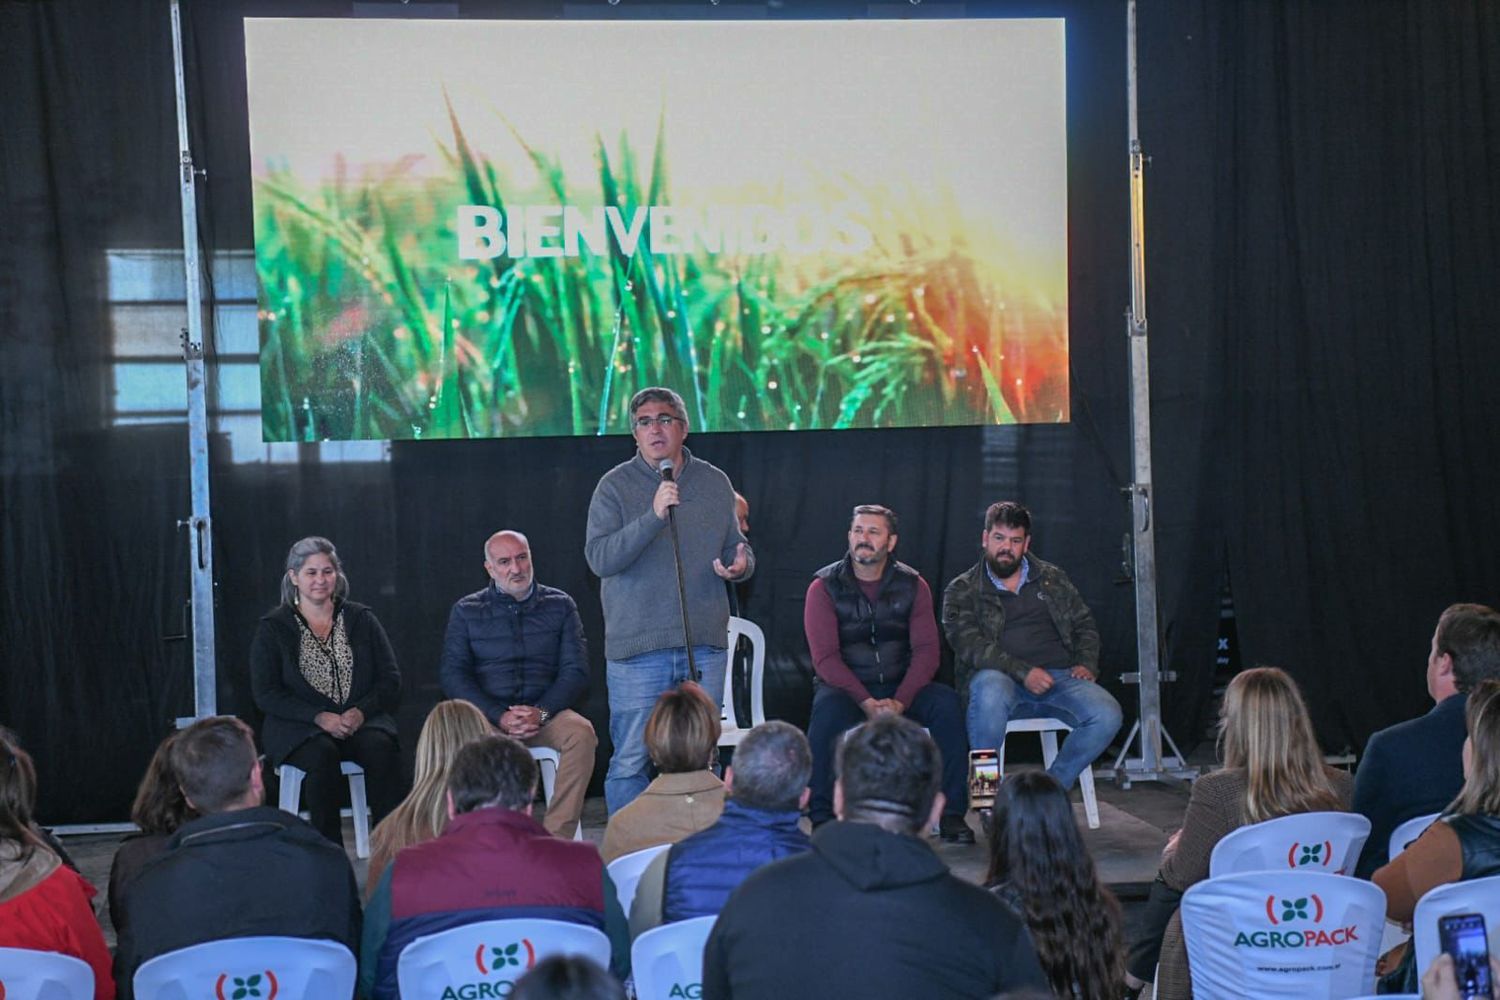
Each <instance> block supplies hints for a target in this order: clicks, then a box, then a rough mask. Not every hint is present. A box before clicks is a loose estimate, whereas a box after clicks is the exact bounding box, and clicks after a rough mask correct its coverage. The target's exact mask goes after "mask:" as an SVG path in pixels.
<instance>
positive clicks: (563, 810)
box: [526, 708, 599, 840]
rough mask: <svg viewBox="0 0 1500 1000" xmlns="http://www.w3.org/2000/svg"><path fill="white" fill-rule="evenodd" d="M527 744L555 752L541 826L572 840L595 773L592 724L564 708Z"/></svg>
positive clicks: (594, 738) (595, 744)
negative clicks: (553, 774)
mask: <svg viewBox="0 0 1500 1000" xmlns="http://www.w3.org/2000/svg"><path fill="white" fill-rule="evenodd" d="M526 745H527V746H529V747H550V748H551V749H553V750H556V751H557V755H558V757H559V761H558V765H557V782H556V784H555V786H554V787H553V790H552V801H551V802H549V803H547V812H546V814H545V815H544V816H543V817H542V826H544V827H546V828H547V832H548V833H550V834H552V836H554V837H561V838H562V839H563V840H571V839H572V838H573V832H574V830H575V829H576V828H577V826H578V817H579V816H581V815H583V797H584V795H585V794H587V792H588V790H589V778H591V777H592V776H593V774H594V749H595V748H596V747H597V746H598V745H599V738H598V737H597V736H595V735H594V725H593V723H591V722H589V720H588V719H585V718H584V717H583V716H581V715H579V714H578V713H577V712H575V711H573V710H572V709H571V708H565V709H563V710H562V711H561V712H558V713H557V714H556V715H554V716H553V717H552V718H551V719H550V720H549V721H548V722H547V724H546V725H545V726H543V727H542V729H541V732H539V733H537V734H536V735H535V736H533V737H532V738H531V739H529V740H527V741H526Z"/></svg>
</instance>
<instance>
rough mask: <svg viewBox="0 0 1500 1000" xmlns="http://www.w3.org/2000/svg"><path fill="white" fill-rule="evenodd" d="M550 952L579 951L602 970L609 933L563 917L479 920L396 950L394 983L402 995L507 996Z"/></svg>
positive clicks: (554, 953) (607, 948) (607, 958)
mask: <svg viewBox="0 0 1500 1000" xmlns="http://www.w3.org/2000/svg"><path fill="white" fill-rule="evenodd" d="M551 955H582V956H584V957H585V958H591V959H593V960H594V961H595V962H598V963H599V964H600V965H602V966H603V967H604V968H606V969H607V968H609V959H610V946H609V938H608V937H606V936H605V934H604V932H603V931H601V930H598V929H596V928H593V927H588V926H586V925H584V924H571V923H568V922H567V921H563V920H541V919H532V918H529V917H517V918H516V919H514V920H480V921H477V922H475V923H472V924H465V925H464V926H462V927H455V928H453V929H452V930H447V931H443V932H441V933H439V934H429V935H427V936H425V937H419V938H417V939H416V940H415V941H413V942H412V943H411V944H409V945H407V946H406V947H405V948H403V949H401V957H400V958H398V959H397V960H396V983H397V986H398V988H399V989H400V991H401V996H403V997H434V998H436V997H440V996H444V995H447V996H455V995H456V996H464V997H467V996H496V997H503V996H509V995H510V989H511V985H512V984H513V983H514V982H515V981H516V980H517V979H520V978H521V977H522V976H523V975H525V974H526V971H527V970H528V969H530V968H531V967H532V966H534V965H535V964H536V963H537V962H539V961H541V960H542V959H544V958H547V957H548V956H551ZM464 987H472V988H470V989H465V988H464ZM485 987H488V989H486V988H485Z"/></svg>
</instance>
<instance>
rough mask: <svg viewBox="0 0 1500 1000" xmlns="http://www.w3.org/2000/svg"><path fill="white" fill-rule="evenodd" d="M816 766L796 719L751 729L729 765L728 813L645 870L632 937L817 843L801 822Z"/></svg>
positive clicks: (713, 908) (699, 910)
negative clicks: (812, 840) (789, 722)
mask: <svg viewBox="0 0 1500 1000" xmlns="http://www.w3.org/2000/svg"><path fill="white" fill-rule="evenodd" d="M811 774H812V751H811V750H810V749H809V748H808V745H807V737H805V736H803V735H802V731H801V730H800V729H798V728H797V727H796V726H792V725H788V724H787V723H785V722H763V723H761V724H760V725H758V726H756V727H755V728H754V729H752V730H750V732H748V733H746V734H745V738H744V739H743V740H741V741H740V744H739V746H737V747H735V748H734V763H733V764H732V765H730V767H729V768H728V770H726V771H725V772H724V790H725V792H726V794H727V799H726V801H725V803H724V814H723V815H722V816H720V817H719V820H718V822H716V823H715V824H714V825H713V826H711V827H709V828H708V829H707V830H702V831H700V832H698V833H695V834H693V835H692V836H691V837H688V838H687V839H685V840H680V841H678V842H677V843H676V844H673V845H672V848H671V850H669V851H667V852H666V853H664V854H660V855H658V856H657V857H656V859H655V860H653V861H652V862H651V864H650V865H649V866H648V867H647V868H646V870H645V872H644V873H643V874H642V875H641V881H640V884H639V885H637V886H636V890H635V901H634V903H633V904H632V905H631V910H630V934H631V937H636V936H638V935H640V934H641V933H643V932H644V931H648V930H650V929H651V928H653V927H656V926H657V925H659V924H671V923H676V922H677V921H679V920H691V919H692V918H693V917H705V916H709V915H711V914H716V913H718V912H719V911H720V910H722V909H723V908H724V903H725V901H726V900H728V899H729V894H730V893H731V892H733V891H734V890H735V889H736V888H737V887H738V886H739V884H740V883H741V882H743V881H744V880H745V878H746V876H748V875H749V874H750V873H751V872H753V871H755V869H757V868H759V867H761V866H762V865H766V864H769V863H770V862H772V861H777V860H779V859H781V858H784V857H789V856H790V855H793V854H801V853H802V852H803V851H805V850H807V849H808V848H809V847H810V846H812V845H811V842H810V841H809V840H808V839H807V834H805V833H803V832H802V828H801V826H799V825H798V824H799V821H800V820H801V819H802V810H803V809H804V808H805V807H806V806H807V798H808V795H809V794H810V792H809V789H808V787H807V781H808V778H809V777H810V776H811Z"/></svg>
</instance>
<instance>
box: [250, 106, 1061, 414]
mask: <svg viewBox="0 0 1500 1000" xmlns="http://www.w3.org/2000/svg"><path fill="white" fill-rule="evenodd" d="M448 119H449V122H450V123H451V127H452V135H451V138H449V137H444V139H443V140H437V139H435V140H434V146H435V152H437V153H438V154H439V155H440V156H441V157H442V162H443V163H444V164H445V167H446V172H445V173H444V174H442V175H439V176H437V177H426V178H417V177H415V176H412V173H413V172H411V171H410V170H409V168H410V165H411V161H412V160H413V159H414V158H413V157H408V158H406V159H404V160H401V161H397V162H395V163H392V164H389V165H382V166H379V167H366V168H364V169H363V171H362V173H361V174H360V176H359V177H358V178H357V179H351V177H350V176H349V171H348V169H347V168H345V167H343V166H342V164H341V168H340V169H339V170H338V171H336V174H335V176H334V177H333V178H332V179H331V180H329V181H327V182H323V183H321V184H319V185H317V187H316V189H315V190H308V189H306V187H305V186H304V185H302V184H301V183H300V182H299V180H298V179H297V178H295V177H293V176H291V175H290V174H289V173H287V172H286V171H284V170H276V169H272V170H270V171H269V172H268V174H267V175H266V176H265V177H263V178H262V179H260V180H258V181H257V183H256V192H255V232H256V267H257V272H258V278H259V282H260V303H259V320H260V332H261V388H262V412H263V423H264V435H265V438H266V440H268V441H318V440H329V439H332V440H339V439H362V438H391V439H410V438H424V439H431V438H439V439H443V438H466V437H511V436H556V435H585V434H602V433H625V432H626V431H627V430H628V427H627V423H628V414H627V412H626V407H627V404H628V401H629V399H630V396H631V394H632V393H634V392H635V391H636V390H637V389H640V388H642V387H645V386H648V385H669V386H672V387H673V388H675V389H677V390H678V391H679V392H681V393H682V395H683V397H684V399H685V400H686V401H687V405H688V409H689V416H690V418H691V421H692V425H693V427H694V429H695V430H699V431H704V430H707V431H720V430H785V429H793V430H795V429H819V428H834V429H840V428H850V427H906V426H932V425H971V424H986V423H1013V422H1057V421H1062V420H1066V419H1067V418H1068V398H1067V343H1066V318H1065V316H1064V315H1062V312H1061V309H1060V308H1057V307H1053V306H1049V305H1047V304H1042V303H1036V302H1033V301H1032V297H1031V296H1029V295H1028V294H1027V292H1026V290H1025V288H1024V285H1023V282H1022V280H1021V279H1019V278H1017V279H1015V280H1014V281H1013V282H1011V284H1012V285H1014V286H1015V287H1010V288H1008V287H1006V282H1005V280H1004V278H1003V276H1002V277H1001V278H998V279H985V278H983V277H982V276H981V272H982V270H983V269H982V267H981V265H979V264H978V263H977V262H976V260H975V259H974V258H973V257H972V256H971V255H970V254H968V253H967V252H966V250H965V247H964V245H963V241H962V240H961V239H945V241H944V242H942V243H941V244H940V243H939V241H938V240H937V239H935V238H934V237H932V236H931V235H929V234H926V233H924V231H923V227H922V225H921V220H922V215H921V213H919V212H917V211H916V210H915V209H914V208H913V207H911V206H910V205H907V206H904V207H903V208H902V209H896V208H892V207H890V205H891V202H890V201H889V200H888V201H886V202H881V200H880V199H879V198H878V197H877V196H876V195H878V193H875V194H872V195H870V196H869V197H867V198H866V200H867V201H868V202H869V203H870V204H873V205H877V206H878V207H877V208H876V209H872V211H876V212H882V213H893V212H896V211H898V210H899V211H904V212H905V213H906V214H907V215H908V216H909V218H894V217H891V216H890V215H889V214H887V215H886V216H883V217H881V218H880V219H878V220H872V221H875V222H876V223H877V224H876V225H873V226H872V229H874V230H875V232H876V233H877V236H876V241H875V246H874V248H873V249H871V250H870V251H868V252H865V253H863V254H860V255H857V256H851V257H847V258H826V257H824V258H818V260H817V261H816V262H815V265H809V264H808V263H807V262H806V261H805V260H802V261H799V260H797V259H795V257H794V255H789V254H784V253H771V254H763V255H749V254H728V253H724V254H713V253H709V252H707V251H702V250H699V251H697V252H689V253H684V254H674V255H670V256H668V255H657V256H653V255H652V254H651V252H650V251H649V246H650V239H649V232H648V233H647V234H645V235H644V236H643V238H642V239H641V241H640V244H639V245H638V247H637V249H636V251H635V253H634V254H633V255H631V256H629V257H627V256H625V255H624V254H622V253H621V252H620V250H619V248H618V246H617V245H615V243H614V242H613V241H611V243H610V252H609V253H596V252H591V251H590V250H589V248H588V247H587V246H586V245H585V246H584V247H583V248H582V252H581V253H580V255H579V256H576V257H552V258H542V257H522V258H511V257H508V256H503V255H502V256H500V257H496V258H495V259H494V260H492V261H469V260H459V259H457V257H456V254H455V251H454V247H455V245H456V243H455V239H456V237H455V233H454V227H455V216H456V211H457V207H458V206H459V205H466V204H467V205H486V206H491V207H493V208H495V209H497V210H499V211H500V212H501V213H502V214H504V213H505V211H506V205H507V204H508V203H509V204H536V203H538V199H539V198H540V199H541V201H543V202H547V201H555V202H557V203H561V204H572V205H586V204H590V203H591V201H592V203H594V204H599V205H603V206H613V207H616V208H619V209H621V210H622V211H623V212H625V213H626V214H627V215H628V213H630V212H631V211H633V210H634V208H635V207H636V206H642V205H666V204H670V203H671V198H670V192H669V190H668V183H667V166H668V156H667V152H666V125H665V114H663V115H662V121H661V123H660V126H659V128H658V131H657V136H656V138H655V142H654V146H653V153H652V156H651V160H650V164H649V172H648V173H647V174H645V175H643V173H642V170H641V166H640V162H639V159H638V156H637V154H636V151H635V149H634V148H633V147H632V145H631V143H630V141H629V138H628V137H627V136H624V135H622V136H620V137H619V139H618V141H617V143H616V145H615V149H614V150H613V151H611V150H610V149H609V148H608V144H607V143H606V142H605V141H604V140H603V138H600V137H596V146H597V151H596V159H597V169H598V173H597V177H589V178H581V177H576V176H575V177H564V176H563V171H562V169H561V168H560V167H559V166H558V165H557V164H556V162H555V161H553V160H552V159H551V158H549V157H548V155H546V154H545V153H544V152H542V151H539V150H536V149H532V148H530V147H529V146H527V144H526V143H525V141H524V138H523V137H521V136H519V135H516V136H515V138H516V140H517V142H518V143H519V144H520V146H521V148H523V149H524V150H525V153H526V155H527V156H528V157H529V158H530V161H531V163H532V164H533V165H534V166H535V168H536V170H537V172H538V174H539V176H540V177H541V178H542V183H543V190H540V191H537V190H529V191H523V190H519V189H518V186H517V185H515V184H511V183H509V182H508V181H507V179H506V177H505V176H504V173H503V171H502V170H500V169H497V167H496V165H495V163H494V161H493V160H492V159H490V158H489V157H487V156H485V155H483V154H482V153H477V152H476V151H475V150H474V149H473V148H471V146H470V143H469V141H468V139H467V138H466V136H465V133H464V130H463V127H462V126H461V124H460V123H459V121H458V120H457V117H456V116H455V115H454V114H453V111H452V108H451V106H450V108H449V109H448ZM513 134H514V133H513ZM843 194H844V195H845V196H851V195H852V196H861V197H864V196H866V195H867V193H865V192H848V191H845V192H843ZM930 208H931V210H933V211H942V210H946V211H949V212H952V211H954V210H953V209H952V208H951V207H950V208H946V209H944V207H943V206H940V205H939V206H930ZM892 232H895V233H897V234H899V236H898V238H895V239H892V238H890V237H889V235H888V234H890V233H892Z"/></svg>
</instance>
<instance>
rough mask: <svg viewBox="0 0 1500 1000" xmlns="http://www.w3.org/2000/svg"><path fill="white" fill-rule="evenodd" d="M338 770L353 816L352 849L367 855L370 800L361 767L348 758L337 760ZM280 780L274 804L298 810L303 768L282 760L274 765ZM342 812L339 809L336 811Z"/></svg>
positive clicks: (293, 811) (300, 800)
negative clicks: (345, 781)
mask: <svg viewBox="0 0 1500 1000" xmlns="http://www.w3.org/2000/svg"><path fill="white" fill-rule="evenodd" d="M339 770H340V771H342V772H343V773H344V776H345V777H347V778H348V779H349V806H350V808H349V815H350V816H352V817H353V818H354V853H355V855H356V856H358V857H361V858H368V857H369V856H370V803H369V801H368V800H367V799H366V798H365V769H364V768H362V767H360V766H359V765H358V764H356V763H354V761H352V760H345V761H340V762H339ZM276 777H277V778H279V779H280V780H281V799H280V801H279V802H277V803H276V804H277V806H279V807H280V808H281V810H282V811H283V812H289V813H291V814H292V815H293V816H297V815H300V814H301V809H300V807H301V805H302V780H303V779H304V778H306V777H307V772H306V771H304V770H302V768H300V767H293V766H292V765H291V764H282V765H281V766H280V767H278V768H277V769H276ZM339 814H340V815H343V810H340V811H339Z"/></svg>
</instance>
